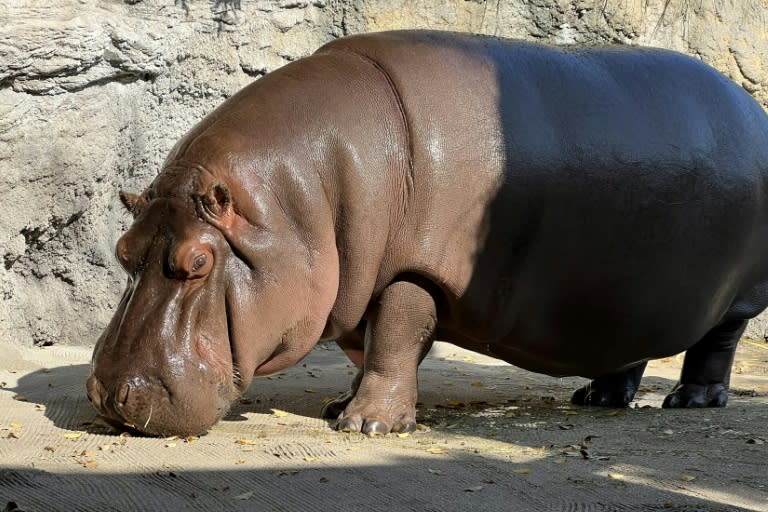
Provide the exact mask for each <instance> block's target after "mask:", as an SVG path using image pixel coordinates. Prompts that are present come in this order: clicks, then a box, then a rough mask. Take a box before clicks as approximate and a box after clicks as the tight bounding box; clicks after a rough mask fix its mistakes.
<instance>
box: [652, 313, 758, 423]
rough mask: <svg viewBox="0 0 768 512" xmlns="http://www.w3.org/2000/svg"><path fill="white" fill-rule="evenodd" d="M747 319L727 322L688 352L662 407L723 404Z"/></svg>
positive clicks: (715, 405) (709, 333)
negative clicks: (678, 376) (734, 357)
mask: <svg viewBox="0 0 768 512" xmlns="http://www.w3.org/2000/svg"><path fill="white" fill-rule="evenodd" d="M746 326H747V321H746V320H742V319H738V320H730V321H727V322H724V323H722V324H720V325H718V326H717V327H715V328H714V329H712V330H711V331H709V332H708V333H707V334H706V335H705V336H704V337H703V338H702V339H701V340H700V341H699V342H698V343H696V345H694V346H693V347H691V348H689V349H688V351H687V352H686V353H685V359H684V361H683V370H682V372H681V374H680V382H678V383H677V385H676V386H675V388H674V389H673V390H672V393H670V394H669V395H667V398H666V399H664V403H663V404H662V407H666V408H682V407H723V406H725V404H726V402H727V401H728V384H729V382H730V377H731V365H732V364H733V356H734V354H735V353H736V345H737V344H738V342H739V339H740V338H741V335H742V333H743V332H744V329H745V328H746Z"/></svg>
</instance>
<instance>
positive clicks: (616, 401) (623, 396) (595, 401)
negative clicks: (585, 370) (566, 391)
mask: <svg viewBox="0 0 768 512" xmlns="http://www.w3.org/2000/svg"><path fill="white" fill-rule="evenodd" d="M634 397H635V388H623V389H600V388H596V387H595V386H594V385H593V384H592V383H590V384H587V385H586V386H584V387H582V388H579V389H577V390H576V391H574V393H573V395H572V396H571V403H572V404H574V405H589V406H597V407H627V406H628V405H629V403H630V402H631V401H632V399H633V398H634Z"/></svg>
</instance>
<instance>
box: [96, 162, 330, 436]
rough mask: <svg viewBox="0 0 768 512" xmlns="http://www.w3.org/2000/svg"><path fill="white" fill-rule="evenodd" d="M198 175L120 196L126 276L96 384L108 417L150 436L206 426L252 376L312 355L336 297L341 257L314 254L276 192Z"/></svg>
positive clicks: (168, 178) (101, 346)
mask: <svg viewBox="0 0 768 512" xmlns="http://www.w3.org/2000/svg"><path fill="white" fill-rule="evenodd" d="M182 174H183V173H182ZM186 181H187V182H189V181H190V180H189V179H186ZM191 182H192V183H193V185H191V186H185V185H184V184H183V182H182V178H181V177H180V175H175V176H174V174H173V172H172V171H170V170H166V171H164V172H163V173H161V175H160V176H158V178H157V179H156V180H155V182H154V183H153V185H152V186H151V187H150V188H149V189H148V190H147V191H145V192H144V193H143V194H142V195H134V194H125V193H121V199H122V202H123V204H124V205H125V206H126V208H127V209H128V210H129V211H130V212H131V213H132V214H133V216H134V221H133V224H132V225H131V227H130V229H129V230H128V231H127V232H126V233H125V234H124V235H123V236H122V237H121V238H120V240H119V241H118V243H117V247H116V251H115V252H116V257H117V259H118V261H119V262H120V264H121V265H122V267H123V268H124V269H125V271H126V272H127V273H128V275H129V277H128V284H127V287H126V290H125V293H124V294H123V297H122V300H121V301H120V304H119V306H118V307H117V311H116V312H115V315H114V317H113V319H112V321H111V322H110V324H109V325H108V326H107V328H106V330H105V331H104V333H103V334H102V336H101V338H100V339H99V340H98V342H97V344H96V347H95V349H94V353H93V359H92V374H91V376H90V377H89V378H88V381H87V390H88V396H89V398H90V400H91V402H92V403H93V405H94V406H95V407H96V409H97V410H98V411H99V412H100V414H101V415H102V416H103V417H104V418H106V419H107V420H108V421H110V422H111V423H113V424H119V425H126V426H128V427H131V428H133V429H136V430H139V431H142V432H144V433H147V434H152V435H194V434H200V433H203V432H205V431H206V430H207V429H208V428H209V427H210V426H212V425H213V424H214V423H216V422H217V421H218V420H219V419H220V418H222V416H224V414H225V413H226V412H227V410H228V409H229V406H230V404H231V402H232V401H233V400H234V399H235V398H236V397H237V396H238V395H239V394H240V393H241V392H242V391H243V390H244V389H245V388H247V387H248V386H249V384H250V383H251V380H252V378H253V376H254V375H261V374H271V373H275V372H277V371H280V370H282V369H284V368H286V367H288V366H291V365H293V364H294V363H295V362H297V361H298V360H300V359H301V358H302V357H304V355H306V354H307V353H308V352H309V350H311V348H312V346H313V345H314V344H315V343H316V341H317V340H318V339H319V338H320V337H321V334H322V331H323V328H324V325H325V320H326V318H327V315H328V311H329V310H330V307H331V305H332V303H333V300H334V299H335V293H336V286H337V278H335V277H334V275H333V272H330V273H329V272H328V270H332V268H333V264H331V265H330V266H328V265H325V264H318V262H317V261H313V260H312V259H311V258H312V255H313V254H317V251H316V250H315V249H314V248H311V247H307V242H306V238H305V237H303V236H297V234H296V232H295V231H296V224H295V222H293V220H292V219H291V218H290V215H289V214H287V213H286V211H285V210H284V209H283V208H282V207H281V206H282V205H277V204H276V203H275V201H274V198H272V197H271V196H269V195H267V194H264V195H263V197H258V198H257V200H256V201H253V200H245V199H244V200H243V201H241V203H243V204H238V201H237V199H238V195H237V194H236V193H234V192H237V191H236V190H232V191H231V188H230V187H229V186H228V185H227V184H225V183H223V182H220V181H216V180H211V179H207V180H206V179H202V180H201V179H199V178H198V179H194V180H191ZM232 188H234V187H232ZM243 194H244V193H243ZM245 203H248V204H245ZM332 252H335V251H332ZM319 268H322V269H323V270H318V269H319Z"/></svg>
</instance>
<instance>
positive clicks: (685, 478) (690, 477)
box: [680, 475, 696, 482]
mask: <svg viewBox="0 0 768 512" xmlns="http://www.w3.org/2000/svg"><path fill="white" fill-rule="evenodd" d="M680 480H682V481H683V482H693V481H694V480H696V477H695V476H693V475H680Z"/></svg>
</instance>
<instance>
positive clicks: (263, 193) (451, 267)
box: [88, 32, 768, 434]
mask: <svg viewBox="0 0 768 512" xmlns="http://www.w3.org/2000/svg"><path fill="white" fill-rule="evenodd" d="M767 178H768V119H767V118H766V115H765V113H764V112H763V111H762V110H761V109H760V107H759V106H758V105H757V104H756V103H755V102H754V101H753V100H752V99H751V98H750V97H749V95H747V94H746V93H745V92H744V91H742V90H741V89H740V88H739V87H738V86H736V85H734V84H733V83H731V82H729V81H727V80H726V79H725V78H724V77H722V76H721V75H720V74H718V73H717V72H715V71H713V70H712V69H710V68H708V67H707V66H705V65H703V64H702V63H700V62H698V61H696V60H693V59H690V58H688V57H684V56H682V55H678V54H675V53H672V52H667V51H661V50H652V49H628V48H606V49H592V50H588V49H574V48H568V49H565V50H560V49H554V48H550V47H545V46H538V45H534V44H528V43H519V42H507V41H502V40H497V39H491V38H481V37H471V36H462V35H452V34H442V33H435V32H394V33H379V34H370V35H361V36H354V37H349V38H345V39H341V40H337V41H335V42H333V43H331V44H329V45H327V46H325V47H323V48H321V49H320V50H319V51H318V52H317V53H316V54H314V55H313V56H311V57H308V58H306V59H302V60H300V61H297V62H295V63H292V64H289V65H287V66H285V67H284V68H281V69H279V70H277V71H275V72H274V73H271V74H269V75H267V76H265V77H264V78H262V79H261V80H259V81H258V82H256V83H254V84H252V85H250V86H249V87H247V88H245V89H244V90H242V91H241V92H240V93H238V94H237V95H235V96H233V97H232V98H230V99H229V100H227V101H226V102H224V103H223V104H222V105H221V106H220V107H219V108H218V109H217V110H216V111H214V112H213V113H212V114H210V115H209V116H208V117H206V118H205V119H203V120H202V121H201V122H200V123H199V124H198V125H197V126H196V127H194V128H193V129H192V130H191V131H190V132H189V133H188V134H187V135H186V136H185V137H184V138H183V139H182V140H181V141H180V142H179V143H178V145H177V146H176V147H175V149H174V150H173V151H172V153H171V155H170V156H169V157H168V160H167V162H166V163H165V165H164V167H163V169H162V171H161V172H160V174H159V175H158V176H157V178H156V179H155V180H154V182H153V183H152V184H151V185H150V187H149V188H148V189H147V190H146V191H145V192H144V193H143V194H141V195H133V194H122V196H121V197H122V199H123V203H124V204H125V205H126V207H127V208H128V209H129V211H131V212H132V213H133V215H134V216H135V220H134V223H133V225H132V226H131V228H130V229H129V231H128V232H127V233H126V234H125V235H123V237H122V238H121V239H120V241H119V242H118V244H117V250H116V253H117V258H118V259H119V260H120V262H121V263H122V265H123V266H124V268H125V270H126V271H127V272H128V274H129V275H130V279H129V284H128V286H127V289H126V291H125V296H124V298H123V300H122V302H121V303H120V306H119V307H118V309H117V311H116V313H115V316H114V319H113V320H112V322H111V323H110V325H109V326H108V327H107V329H106V330H105V332H104V334H103V336H102V337H101V339H100V340H99V342H98V344H97V346H96V349H95V351H94V355H93V374H92V376H91V377H90V378H89V380H88V394H89V397H90V398H91V400H92V402H93V403H94V405H95V406H96V408H97V409H98V410H99V411H100V412H101V413H102V414H103V415H104V416H105V417H107V418H109V419H110V420H112V421H114V422H116V423H120V424H127V425H131V426H133V427H134V428H136V429H138V430H141V431H144V432H146V433H149V434H198V433H201V432H204V431H205V430H206V429H208V428H209V427H210V426H211V425H212V424H214V423H215V422H216V421H217V420H218V419H220V418H221V417H222V415H223V414H224V413H225V412H226V410H227V408H228V406H229V404H230V402H231V401H232V400H233V399H234V398H235V397H236V396H237V395H238V394H239V393H240V392H242V391H243V390H244V389H245V388H247V387H248V386H249V385H250V384H251V380H252V378H253V377H254V376H261V375H268V374H271V373H274V372H278V371H280V370H283V369H284V368H287V367H289V366H291V365H293V364H294V363H296V362H297V361H299V360H300V359H301V358H303V357H304V356H305V355H306V354H307V353H308V352H309V351H310V350H311V349H312V347H313V346H314V345H315V343H316V342H317V341H318V340H320V339H334V340H338V342H339V344H340V345H341V347H342V348H343V349H344V350H345V351H346V353H347V354H348V355H349V356H350V358H351V359H352V360H353V361H354V362H355V363H356V364H357V365H358V366H359V367H360V368H361V372H360V374H359V375H358V378H356V379H355V382H354V383H353V386H352V390H351V391H350V392H349V393H348V394H346V395H344V396H342V397H340V398H339V399H338V400H336V401H335V402H333V403H331V404H330V405H329V406H327V407H326V409H325V415H326V416H329V417H333V418H337V420H338V421H337V423H336V424H337V427H338V428H340V429H343V430H354V431H363V432H366V433H385V432H389V431H408V430H411V429H413V428H414V426H415V403H416V391H417V375H416V374H417V367H418V364H419V362H420V360H421V358H422V357H423V356H424V354H425V353H426V352H427V351H428V350H429V348H430V345H431V343H432V340H433V339H434V338H435V337H437V338H439V339H442V340H446V341H451V342H453V343H455V344H457V345H460V346H462V347H465V348H468V349H471V350H476V351H478V352H482V353H485V354H489V355H492V356H495V357H498V358H501V359H504V360H506V361H509V362H510V363H512V364H515V365H517V366H520V367H522V368H526V369H529V370H533V371H536V372H543V373H547V374H552V375H582V376H586V377H590V378H594V379H595V380H594V381H593V382H592V383H591V385H589V386H587V387H585V388H583V389H581V390H578V391H577V392H576V393H575V394H574V397H573V401H574V402H576V403H581V404H595V405H612V406H616V405H625V404H627V403H628V402H629V401H630V400H631V399H632V396H633V395H634V392H635V390H636V388H637V385H638V383H639V380H640V376H641V375H642V371H643V368H644V366H645V362H646V361H647V360H649V359H652V358H659V357H664V356H669V355H672V354H676V353H679V352H681V351H684V350H688V352H687V355H686V358H685V365H684V369H683V372H682V375H681V380H680V383H679V384H678V386H677V387H676V388H675V390H673V392H672V394H670V395H669V397H668V398H667V400H666V402H665V406H667V407H700V406H721V405H724V404H725V401H726V399H727V388H728V379H729V374H730V366H731V362H732V357H733V352H734V350H735V347H736V342H737V341H738V338H739V336H740V334H741V332H742V331H743V328H744V325H745V322H746V320H747V319H749V318H751V317H753V316H755V315H756V314H758V313H759V312H760V311H761V310H762V309H763V308H764V307H765V306H766V304H768V295H767V292H768V288H767V286H766V284H767V283H768V258H767V257H766V256H768V255H767V254H766V252H767V251H768V232H767V230H768V201H765V200H764V196H765V193H766V186H767V185H766V179H767Z"/></svg>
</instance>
